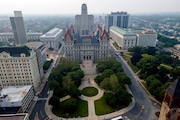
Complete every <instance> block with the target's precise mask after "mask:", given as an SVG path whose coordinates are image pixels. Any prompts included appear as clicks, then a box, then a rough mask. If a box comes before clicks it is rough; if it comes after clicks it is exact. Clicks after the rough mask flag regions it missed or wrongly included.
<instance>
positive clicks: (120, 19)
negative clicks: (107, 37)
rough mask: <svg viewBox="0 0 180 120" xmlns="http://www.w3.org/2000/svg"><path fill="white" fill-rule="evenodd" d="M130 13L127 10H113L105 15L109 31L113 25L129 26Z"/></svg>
mask: <svg viewBox="0 0 180 120" xmlns="http://www.w3.org/2000/svg"><path fill="white" fill-rule="evenodd" d="M128 23H129V14H127V12H111V14H108V15H107V16H106V17H105V27H106V31H108V32H109V29H110V27H111V26H118V27H120V28H128Z"/></svg>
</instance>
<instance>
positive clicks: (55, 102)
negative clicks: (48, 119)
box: [49, 96, 60, 108]
mask: <svg viewBox="0 0 180 120" xmlns="http://www.w3.org/2000/svg"><path fill="white" fill-rule="evenodd" d="M59 102H60V101H59V98H58V97H57V96H52V97H51V98H50V99H49V104H50V105H52V106H53V107H55V108H56V107H58V106H59Z"/></svg>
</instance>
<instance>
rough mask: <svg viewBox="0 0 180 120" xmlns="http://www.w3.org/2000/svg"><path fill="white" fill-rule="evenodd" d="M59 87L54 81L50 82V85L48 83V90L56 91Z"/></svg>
mask: <svg viewBox="0 0 180 120" xmlns="http://www.w3.org/2000/svg"><path fill="white" fill-rule="evenodd" d="M59 87H60V85H59V83H58V82H57V81H55V80H53V81H50V83H49V88H50V90H55V89H57V88H59Z"/></svg>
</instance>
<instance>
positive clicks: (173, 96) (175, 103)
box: [159, 79, 180, 120]
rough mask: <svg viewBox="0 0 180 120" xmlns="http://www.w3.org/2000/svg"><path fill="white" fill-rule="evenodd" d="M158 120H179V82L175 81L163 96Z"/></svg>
mask: <svg viewBox="0 0 180 120" xmlns="http://www.w3.org/2000/svg"><path fill="white" fill-rule="evenodd" d="M159 120H180V80H179V79H177V80H175V81H174V82H173V83H172V84H171V85H170V86H169V87H168V88H167V89H166V92H165V94H164V100H163V102H162V106H161V111H160V116H159Z"/></svg>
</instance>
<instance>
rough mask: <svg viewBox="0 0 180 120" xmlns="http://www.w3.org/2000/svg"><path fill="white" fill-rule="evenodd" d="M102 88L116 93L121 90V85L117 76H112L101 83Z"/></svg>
mask: <svg viewBox="0 0 180 120" xmlns="http://www.w3.org/2000/svg"><path fill="white" fill-rule="evenodd" d="M100 86H101V87H102V88H103V89H106V90H109V91H111V92H114V93H116V92H117V91H118V90H119V87H120V84H119V81H118V78H117V76H116V75H115V74H113V75H111V76H110V78H107V77H106V78H104V79H103V81H102V82H101V83H100Z"/></svg>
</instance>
